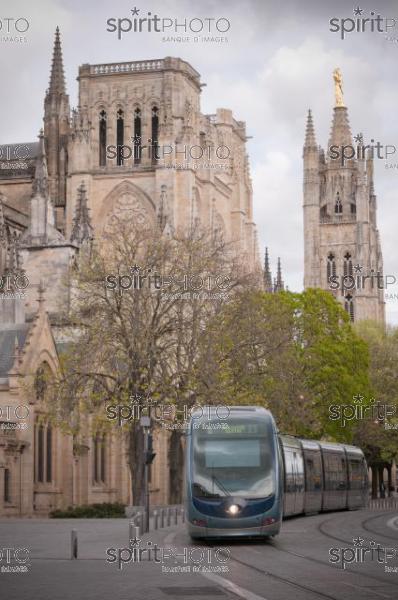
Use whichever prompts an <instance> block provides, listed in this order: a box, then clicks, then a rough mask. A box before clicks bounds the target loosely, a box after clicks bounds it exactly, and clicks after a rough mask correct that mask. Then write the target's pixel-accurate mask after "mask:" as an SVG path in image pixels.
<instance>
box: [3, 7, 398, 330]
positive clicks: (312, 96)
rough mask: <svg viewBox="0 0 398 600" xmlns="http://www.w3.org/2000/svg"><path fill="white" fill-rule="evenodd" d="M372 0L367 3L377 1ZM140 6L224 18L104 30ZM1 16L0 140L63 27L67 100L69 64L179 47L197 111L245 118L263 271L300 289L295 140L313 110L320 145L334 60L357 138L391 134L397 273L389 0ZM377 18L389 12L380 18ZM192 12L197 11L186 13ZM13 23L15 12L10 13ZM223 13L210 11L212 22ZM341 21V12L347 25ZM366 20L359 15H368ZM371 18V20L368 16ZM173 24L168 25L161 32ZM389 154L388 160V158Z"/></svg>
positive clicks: (384, 236) (26, 118) (394, 267)
mask: <svg viewBox="0 0 398 600" xmlns="http://www.w3.org/2000/svg"><path fill="white" fill-rule="evenodd" d="M375 5H377V7H376V8H375ZM357 6H359V8H360V9H362V11H363V12H362V13H361V17H360V18H370V11H371V10H374V12H375V13H376V14H375V17H377V15H380V17H381V18H382V20H381V21H379V23H380V25H379V28H384V29H385V24H386V23H388V24H389V25H392V24H393V19H394V18H395V19H396V21H397V27H395V28H393V27H390V29H389V34H388V35H389V37H390V39H386V37H387V34H385V33H379V32H377V31H375V32H371V31H365V32H362V33H358V32H355V31H354V32H353V33H347V34H346V38H345V39H344V40H342V39H341V36H340V33H339V32H336V33H333V32H331V31H330V30H329V29H330V25H329V20H330V19H332V18H336V19H338V21H337V23H338V24H340V22H341V21H340V20H341V19H353V18H359V17H354V14H353V9H354V8H356V7H357ZM134 7H136V8H137V9H139V11H140V12H139V15H138V16H141V17H144V16H146V13H147V12H148V11H150V12H151V13H152V15H155V14H157V15H158V16H159V17H160V18H169V19H176V18H178V19H180V22H181V20H182V19H184V18H186V19H188V20H190V19H193V18H195V17H198V18H201V19H206V18H209V19H228V21H229V22H230V29H229V31H228V32H227V33H225V34H223V35H224V36H226V37H227V39H228V41H227V42H223V43H217V42H201V41H199V43H194V42H193V41H192V37H193V34H192V33H191V34H189V33H188V34H183V33H181V34H180V35H182V36H183V37H184V38H185V37H187V36H190V38H191V39H190V41H189V42H186V41H183V42H170V41H163V37H164V36H163V34H161V33H145V32H141V33H126V34H124V35H123V36H122V39H121V40H118V39H117V35H116V33H111V32H108V31H106V28H107V25H106V21H107V19H111V18H116V19H119V18H120V19H122V18H133V17H132V13H131V10H132V9H134ZM5 17H9V18H25V19H27V20H28V21H29V29H28V30H27V32H26V33H25V34H23V33H21V34H19V35H25V36H26V37H27V42H26V43H23V44H15V43H14V44H10V43H6V42H3V41H1V38H2V37H3V36H4V35H6V33H7V32H6V28H7V24H6V22H5V20H4V18H5ZM0 19H2V20H1V21H0V22H1V24H2V30H0V52H1V62H0V65H1V66H0V70H1V100H0V102H1V110H0V144H6V143H9V142H26V141H32V140H35V139H36V137H35V136H36V135H37V132H38V130H39V129H40V127H41V124H42V116H43V100H44V93H45V90H46V88H47V86H48V79H49V70H50V64H51V55H52V46H53V35H54V31H55V27H56V26H57V25H59V27H60V30H61V35H62V47H63V55H64V66H65V75H66V81H67V88H68V93H69V95H70V99H71V104H72V106H75V105H76V104H77V82H76V77H77V73H78V66H79V65H81V64H83V63H104V62H116V61H129V60H141V59H150V58H162V57H164V56H177V57H181V58H183V59H184V60H187V61H188V62H190V63H191V64H192V65H193V67H194V68H195V69H196V70H198V71H199V72H200V74H201V77H202V82H204V83H206V84H207V86H206V87H205V88H204V89H203V92H202V112H204V113H214V112H215V111H216V108H218V107H225V108H231V109H232V110H233V112H234V116H235V118H237V119H238V120H243V121H246V126H247V132H248V135H250V136H253V137H252V139H251V140H250V141H249V142H248V149H249V154H250V162H251V172H252V178H253V187H254V213H255V221H256V223H257V226H258V232H259V242H260V245H261V252H262V253H263V248H264V245H267V246H269V248H270V255H271V262H272V268H273V271H275V268H276V257H277V256H280V257H281V259H282V267H283V274H284V278H285V282H286V283H287V284H288V286H289V288H290V289H292V290H297V291H299V290H301V289H302V282H303V223H302V145H303V139H304V131H305V121H306V114H307V110H308V108H309V107H311V108H312V110H313V116H314V122H315V128H316V135H317V141H318V143H320V144H321V145H322V146H323V147H324V148H325V147H326V145H327V141H328V134H329V130H330V125H331V120H332V113H333V104H334V95H333V82H332V71H333V69H334V68H335V67H336V66H338V67H340V68H341V71H342V73H343V78H344V97H345V102H346V104H347V106H348V110H349V117H350V123H351V130H352V133H353V134H356V133H358V132H363V134H364V139H365V141H368V140H370V139H371V138H373V139H374V140H375V142H380V143H381V144H383V145H384V146H385V145H395V146H396V147H397V152H396V154H395V156H392V157H390V160H389V162H388V165H389V166H390V168H388V169H386V164H387V163H386V161H385V160H376V161H375V163H376V164H375V173H376V176H375V187H376V193H377V196H378V224H379V230H380V234H381V241H382V249H383V254H384V271H385V273H386V274H391V275H395V276H396V278H397V280H398V252H397V251H396V248H395V241H396V239H397V232H396V231H395V227H396V225H397V214H398V210H397V201H398V197H397V196H398V194H397V183H398V119H397V111H398V78H397V76H396V73H397V58H398V2H396V1H394V0H390V1H388V0H386V1H384V0H377V2H373V3H372V2H370V1H369V0H366V2H360V3H359V5H358V3H355V5H354V4H352V3H350V2H349V1H347V0H333V1H330V2H326V1H325V0H313V1H309V0H285V1H284V2H280V0H262V1H257V0H243V1H241V2H237V1H225V0H223V1H221V0H219V1H206V0H205V1H203V0H201V1H200V2H198V1H196V2H188V1H186V0H169V1H168V0H149V1H147V2H145V3H144V2H141V3H140V2H138V1H137V3H135V1H134V2H127V1H126V0H112V2H104V1H102V2H101V1H99V0H59V1H57V0H35V1H34V2H32V1H31V0H21V1H19V0H12V1H10V0H2V2H1V12H0ZM385 19H389V21H386V20H385ZM196 23H198V21H196ZM18 26H19V28H20V29H23V26H24V22H23V21H20V22H19V24H18ZM225 26H226V21H220V28H223V27H225ZM349 26H350V22H349V21H346V29H348V28H349ZM367 26H368V27H369V24H368V25H367ZM375 28H376V23H375ZM169 35H171V34H169ZM394 165H395V166H394ZM388 293H389V295H394V294H395V295H396V298H395V299H390V300H388V301H387V305H386V306H387V319H388V321H389V322H390V323H395V324H398V285H394V286H390V287H389V289H388Z"/></svg>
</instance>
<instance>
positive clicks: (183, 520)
mask: <svg viewBox="0 0 398 600" xmlns="http://www.w3.org/2000/svg"><path fill="white" fill-rule="evenodd" d="M181 517H182V522H183V523H185V509H184V508H182V509H181Z"/></svg>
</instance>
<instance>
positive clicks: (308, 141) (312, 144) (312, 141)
mask: <svg viewBox="0 0 398 600" xmlns="http://www.w3.org/2000/svg"><path fill="white" fill-rule="evenodd" d="M304 148H317V143H316V137H315V128H314V122H313V120H312V112H311V109H310V108H309V109H308V116H307V127H306V129H305V142H304Z"/></svg>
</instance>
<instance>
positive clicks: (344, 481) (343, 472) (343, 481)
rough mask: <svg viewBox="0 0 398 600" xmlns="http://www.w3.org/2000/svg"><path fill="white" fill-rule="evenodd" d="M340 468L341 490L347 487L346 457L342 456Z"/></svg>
mask: <svg viewBox="0 0 398 600" xmlns="http://www.w3.org/2000/svg"><path fill="white" fill-rule="evenodd" d="M339 465H340V470H339V487H338V489H339V490H346V489H347V483H348V482H347V465H346V462H345V458H341V459H340V461H339Z"/></svg>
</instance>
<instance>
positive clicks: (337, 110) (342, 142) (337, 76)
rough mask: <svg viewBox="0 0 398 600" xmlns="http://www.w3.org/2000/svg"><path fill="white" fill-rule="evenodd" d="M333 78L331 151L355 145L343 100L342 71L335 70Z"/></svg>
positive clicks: (338, 163) (329, 146)
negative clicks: (333, 103)
mask: <svg viewBox="0 0 398 600" xmlns="http://www.w3.org/2000/svg"><path fill="white" fill-rule="evenodd" d="M333 78H334V86H335V107H334V109H333V110H334V113H333V122H332V129H331V132H330V138H329V145H328V149H329V151H330V148H331V146H338V147H339V148H340V147H341V146H352V145H353V143H352V135H351V129H350V123H349V120H348V111H347V107H346V106H345V104H344V100H343V80H342V76H341V73H340V69H335V70H334V72H333ZM333 162H334V163H336V166H340V165H341V163H340V161H339V160H334V161H333Z"/></svg>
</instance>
